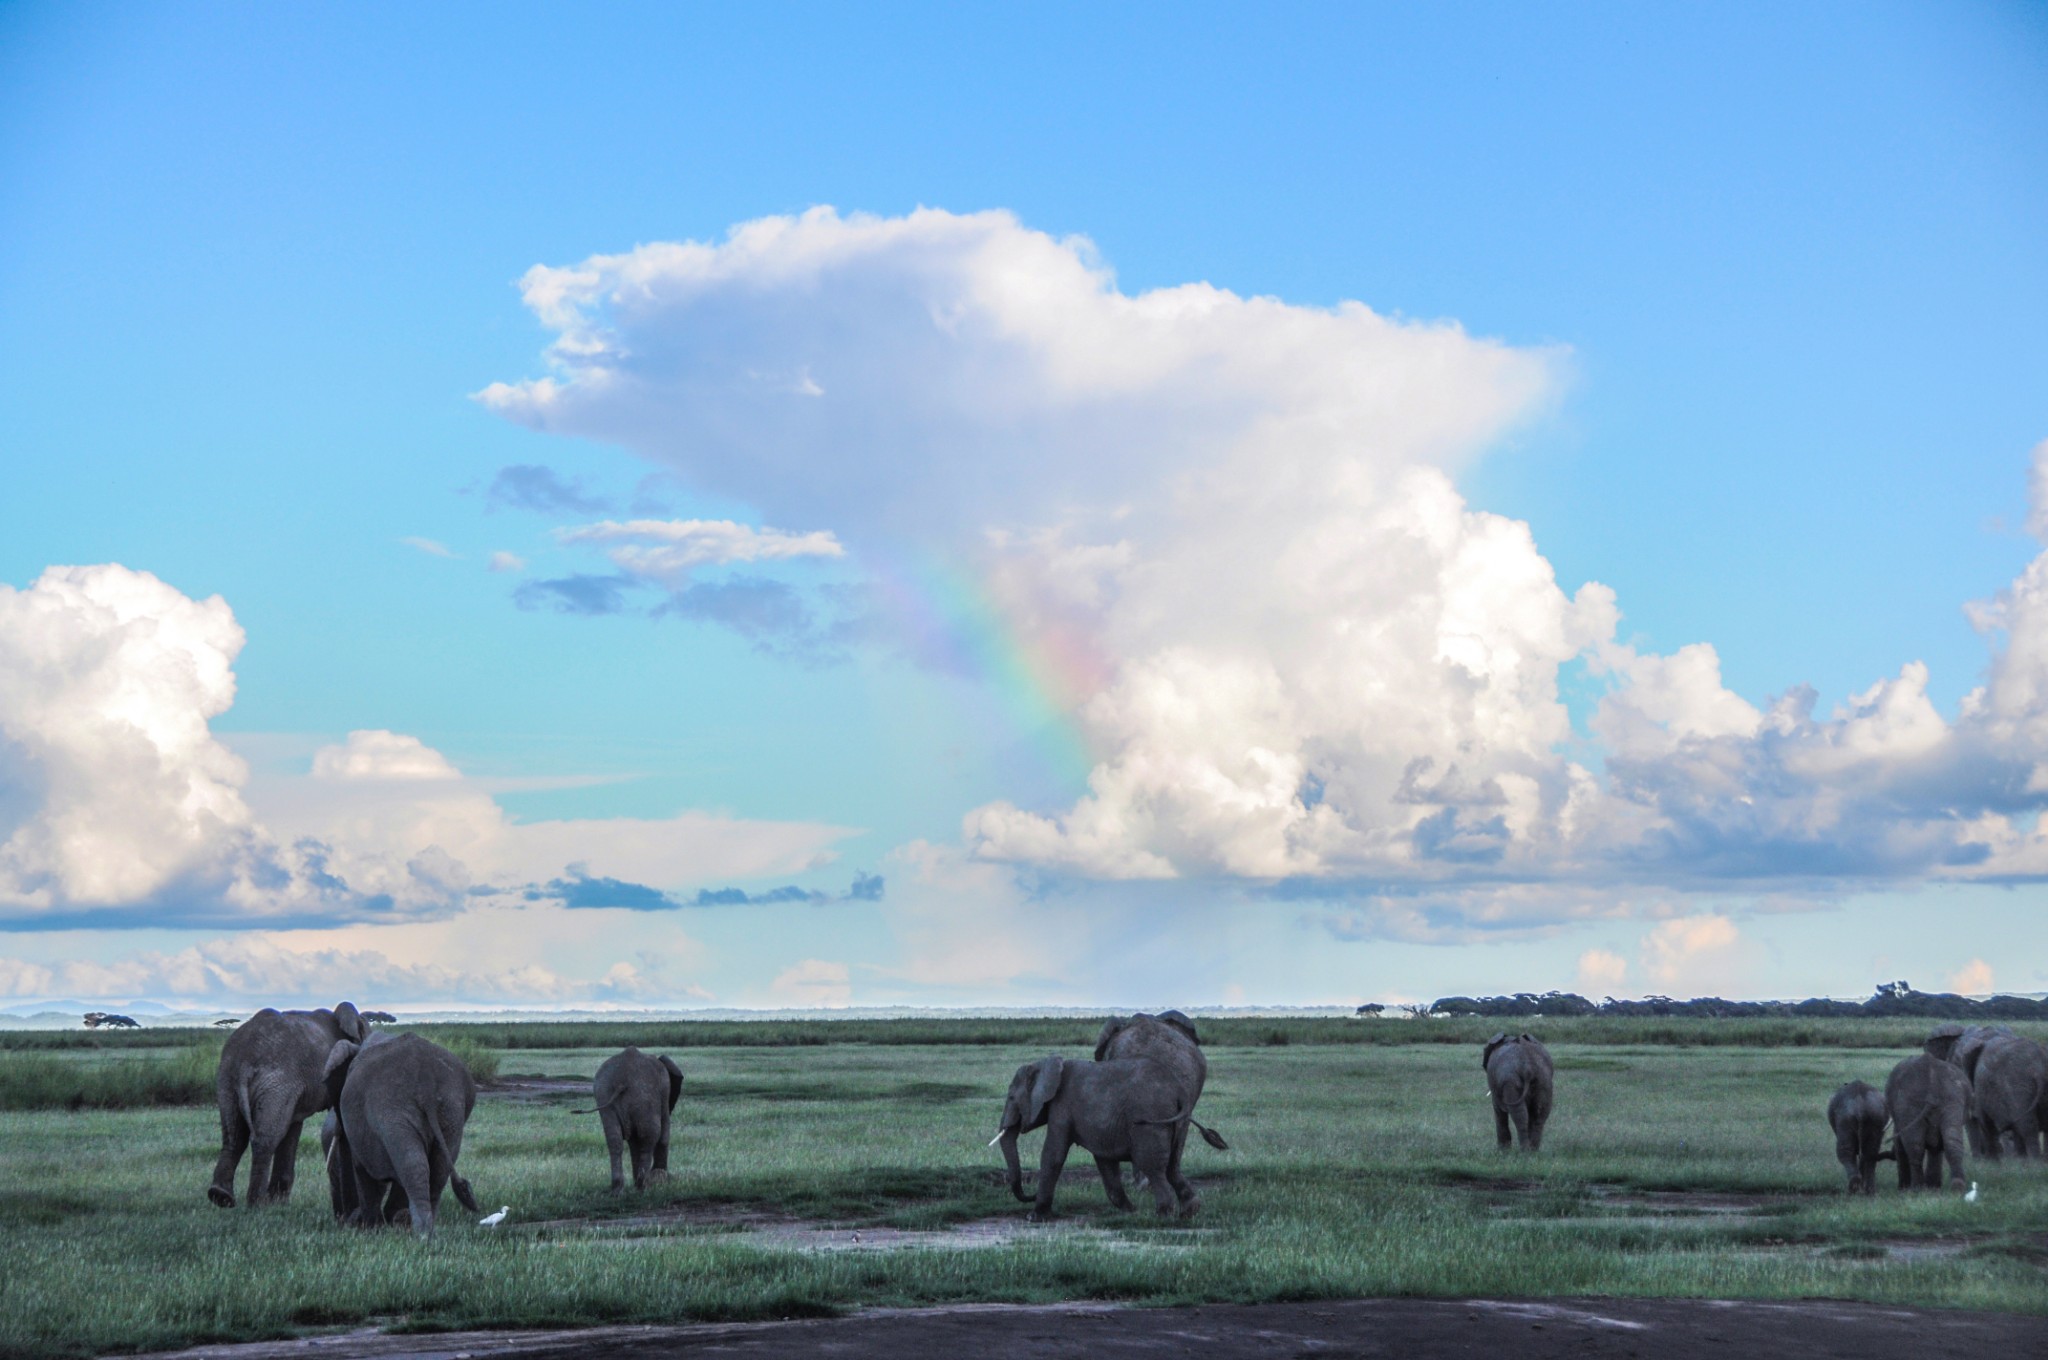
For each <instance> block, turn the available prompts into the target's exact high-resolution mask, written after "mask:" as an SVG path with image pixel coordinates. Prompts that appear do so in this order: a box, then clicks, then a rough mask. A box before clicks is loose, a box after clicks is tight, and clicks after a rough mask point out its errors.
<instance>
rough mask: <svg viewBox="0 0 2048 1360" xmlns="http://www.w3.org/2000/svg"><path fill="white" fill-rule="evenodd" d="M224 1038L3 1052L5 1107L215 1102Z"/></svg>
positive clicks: (0, 1090) (0, 1094)
mask: <svg viewBox="0 0 2048 1360" xmlns="http://www.w3.org/2000/svg"><path fill="white" fill-rule="evenodd" d="M220 1047H221V1040H220V1039H218V1038H213V1039H211V1040H201V1041H200V1042H198V1043H192V1042H190V1041H189V1040H188V1041H187V1046H185V1047H183V1048H173V1049H168V1050H165V1049H154V1048H152V1049H141V1050H125V1051H124V1050H114V1051H84V1052H80V1051H75V1050H74V1051H51V1052H42V1053H35V1052H12V1053H6V1052H0V1110H79V1109H135V1108H144V1107H148V1106H154V1105H205V1106H208V1107H209V1108H210V1107H211V1106H212V1105H213V1103H214V1096H213V1085H214V1073H215V1071H216V1069H217V1068H218V1067H219V1065H220Z"/></svg>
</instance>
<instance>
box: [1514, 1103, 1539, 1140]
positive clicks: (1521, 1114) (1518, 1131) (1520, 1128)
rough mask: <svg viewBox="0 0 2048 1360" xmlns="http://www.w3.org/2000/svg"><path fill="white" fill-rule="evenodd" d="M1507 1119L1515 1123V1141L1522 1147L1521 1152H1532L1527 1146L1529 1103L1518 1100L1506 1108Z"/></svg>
mask: <svg viewBox="0 0 2048 1360" xmlns="http://www.w3.org/2000/svg"><path fill="white" fill-rule="evenodd" d="M1508 1118H1510V1119H1512V1120H1514V1121H1515V1141H1516V1142H1518V1143H1520V1144H1521V1145H1522V1151H1524V1152H1532V1151H1534V1150H1535V1149H1533V1148H1531V1147H1530V1146H1529V1102H1528V1101H1526V1100H1518V1101H1516V1102H1515V1103H1514V1104H1512V1105H1510V1106H1508Z"/></svg>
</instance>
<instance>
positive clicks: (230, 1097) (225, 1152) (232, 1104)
mask: <svg viewBox="0 0 2048 1360" xmlns="http://www.w3.org/2000/svg"><path fill="white" fill-rule="evenodd" d="M248 1150H249V1121H248V1120H247V1119H244V1118H243V1117H242V1105H241V1102H240V1101H239V1100H237V1099H235V1096H234V1093H233V1092H231V1091H223V1092H221V1096H220V1156H219V1158H218V1159H216V1160H215V1162H214V1164H213V1184H211V1185H209V1186H207V1187H206V1197H207V1198H208V1199H210V1200H212V1201H213V1202H214V1203H215V1204H218V1205H219V1206H220V1207H221V1208H223V1209H232V1208H234V1207H235V1168H236V1167H237V1166H240V1165H241V1163H242V1154H243V1153H244V1152H247V1151H248Z"/></svg>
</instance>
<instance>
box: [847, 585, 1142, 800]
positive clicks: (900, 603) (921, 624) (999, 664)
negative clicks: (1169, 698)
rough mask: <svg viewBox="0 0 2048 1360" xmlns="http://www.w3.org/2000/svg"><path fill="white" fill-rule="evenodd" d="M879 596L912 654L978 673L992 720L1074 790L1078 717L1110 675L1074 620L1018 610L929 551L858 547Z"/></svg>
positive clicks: (1082, 758)
mask: <svg viewBox="0 0 2048 1360" xmlns="http://www.w3.org/2000/svg"><path fill="white" fill-rule="evenodd" d="M863 558H864V559H865V560H864V565H866V566H867V567H868V568H869V571H870V573H871V575H870V578H869V579H870V580H871V581H872V582H873V584H874V587H875V590H876V594H877V597H878V600H879V603H880V604H881V606H882V609H883V611H884V612H885V613H886V614H887V615H888V616H889V619H890V621H891V622H892V623H893V624H894V625H895V627H896V629H897V630H898V636H899V637H901V638H903V639H904V640H905V645H906V646H907V647H908V648H909V649H910V650H911V651H912V653H913V654H914V656H915V657H916V659H917V660H918V661H919V663H920V664H923V665H925V666H927V667H930V668H931V669H933V670H936V671H938V672H940V673H942V674H947V675H954V676H958V677H960V678H962V679H965V680H970V681H975V682H977V685H976V689H977V690H978V691H979V692H980V693H981V694H983V695H985V696H987V699H988V701H989V703H990V706H991V712H990V713H989V715H988V717H989V719H990V721H992V722H994V723H997V724H1000V726H1001V728H1002V729H1005V730H1006V731H1007V732H1008V733H1010V734H1011V735H1014V736H1015V737H1017V738H1018V739H1019V740H1020V741H1022V742H1024V743H1026V744H1028V745H1029V746H1030V747H1032V748H1033V749H1035V750H1036V751H1037V752H1038V753H1039V756H1040V758H1041V759H1042V760H1043V761H1044V763H1045V765H1046V773H1047V774H1049V775H1050V776H1052V777H1053V778H1054V779H1055V780H1057V781H1059V782H1060V783H1061V784H1062V785H1066V786H1070V787H1071V788H1072V789H1073V791H1074V792H1075V793H1076V794H1078V793H1079V792H1081V790H1083V789H1084V788H1085V787H1086V786H1087V781H1088V771H1089V770H1090V769H1091V768H1093V766H1094V759H1093V757H1092V755H1091V753H1090V751H1089V746H1088V741H1087V738H1086V737H1085V735H1084V734H1083V732H1082V729H1081V725H1080V722H1079V719H1078V715H1079V711H1080V708H1081V706H1082V704H1084V703H1085V702H1087V700H1088V699H1089V698H1090V697H1091V696H1093V695H1094V694H1096V693H1098V692H1099V691H1100V690H1101V689H1102V688H1103V686H1104V685H1105V684H1106V683H1107V682H1108V679H1109V666H1108V663H1107V661H1106V659H1105V658H1104V657H1103V656H1102V655H1101V653H1100V652H1099V651H1098V650H1097V648H1096V647H1095V646H1094V644H1093V641H1092V640H1091V639H1089V638H1088V637H1086V636H1085V635H1084V634H1083V633H1082V632H1081V630H1079V629H1077V628H1073V627H1071V626H1068V625H1064V624H1059V623H1054V622H1046V621H1040V620H1027V619H1025V618H1023V617H1020V611H1015V610H1011V609H1007V608H1005V607H1004V605H1003V602H1002V601H1001V599H1000V598H999V596H998V595H997V594H996V592H993V591H991V590H989V589H988V588H987V586H986V584H985V583H984V582H983V581H982V580H980V579H979V578H978V577H976V576H975V575H973V574H972V573H970V572H968V571H966V570H963V569H961V568H960V567H958V566H955V565H953V564H951V563H949V562H947V561H945V560H944V559H942V558H940V557H938V556H937V555H936V554H931V553H922V554H919V555H917V556H894V557H891V558H889V559H887V560H883V559H881V558H879V557H878V556H876V555H872V554H866V553H864V554H863Z"/></svg>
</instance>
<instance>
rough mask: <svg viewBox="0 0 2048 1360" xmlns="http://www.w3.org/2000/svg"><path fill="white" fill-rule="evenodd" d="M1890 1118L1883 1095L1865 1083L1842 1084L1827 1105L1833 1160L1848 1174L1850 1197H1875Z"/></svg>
mask: <svg viewBox="0 0 2048 1360" xmlns="http://www.w3.org/2000/svg"><path fill="white" fill-rule="evenodd" d="M1888 1117H1889V1114H1888V1112H1887V1110H1886V1108H1885V1103H1884V1093H1883V1092H1881V1091H1879V1090H1878V1089H1877V1088H1876V1087H1874V1086H1872V1085H1871V1084H1870V1083H1869V1082H1867V1081H1851V1082H1844V1083H1843V1084H1842V1089H1841V1090H1839V1091H1836V1092H1835V1096H1834V1099H1832V1100H1830V1101H1829V1102H1828V1127H1829V1128H1831V1129H1833V1130H1834V1131H1835V1159H1836V1160H1837V1161H1839V1162H1841V1164H1842V1170H1844V1171H1846V1172H1848V1173H1849V1193H1850V1194H1852V1195H1853V1194H1855V1193H1857V1192H1858V1191H1861V1192H1862V1193H1864V1194H1866V1195H1874V1194H1876V1193H1877V1164H1878V1162H1879V1161H1880V1160H1881V1159H1883V1158H1885V1157H1888V1156H1890V1155H1891V1154H1890V1153H1886V1152H1880V1151H1879V1150H1878V1148H1879V1145H1880V1144H1882V1143H1883V1142H1884V1125H1885V1120H1886V1119H1887V1118H1888Z"/></svg>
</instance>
